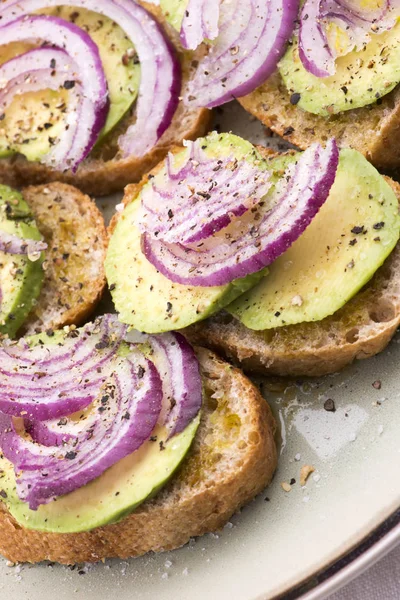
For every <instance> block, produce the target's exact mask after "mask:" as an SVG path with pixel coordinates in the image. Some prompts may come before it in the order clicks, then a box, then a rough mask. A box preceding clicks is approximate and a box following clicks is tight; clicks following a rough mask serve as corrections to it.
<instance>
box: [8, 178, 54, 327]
mask: <svg viewBox="0 0 400 600" xmlns="http://www.w3.org/2000/svg"><path fill="white" fill-rule="evenodd" d="M0 229H1V230H2V231H5V232H7V233H11V234H14V235H17V236H18V237H20V238H24V239H27V240H41V239H42V236H41V234H40V232H39V230H38V229H37V227H36V224H35V221H34V219H33V217H32V214H31V211H30V209H29V206H28V205H27V203H26V202H25V200H24V199H23V197H22V196H21V194H20V193H18V192H16V191H14V190H12V189H11V188H9V187H7V186H4V185H0ZM42 263H43V256H39V257H37V256H31V257H29V256H26V255H24V256H23V255H15V254H14V255H13V254H7V253H4V252H0V290H1V294H2V298H1V301H0V334H2V335H5V334H8V335H9V336H10V337H13V336H14V335H15V334H16V332H17V331H18V329H19V328H20V327H21V325H22V324H23V322H24V321H25V319H26V317H27V316H28V314H29V312H30V310H31V308H32V307H33V305H34V302H35V300H36V299H37V297H38V296H39V293H40V290H41V287H42V283H43V268H42Z"/></svg>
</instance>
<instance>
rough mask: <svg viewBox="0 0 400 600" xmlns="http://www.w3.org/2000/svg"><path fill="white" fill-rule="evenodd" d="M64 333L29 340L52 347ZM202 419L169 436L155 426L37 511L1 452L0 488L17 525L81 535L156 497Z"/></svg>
mask: <svg viewBox="0 0 400 600" xmlns="http://www.w3.org/2000/svg"><path fill="white" fill-rule="evenodd" d="M65 335H67V334H66V333H65V332H64V331H56V332H54V334H53V333H52V334H51V336H49V335H48V334H46V333H40V334H38V335H34V336H31V337H30V338H26V340H27V341H28V342H29V344H30V346H31V347H32V346H35V345H37V344H39V343H40V344H42V345H45V346H46V347H48V348H51V347H52V346H58V345H59V344H62V341H63V338H64V337H65ZM142 350H143V352H144V354H145V355H146V356H148V358H149V359H150V360H151V354H150V353H148V351H147V347H146V345H145V344H142ZM117 352H118V355H119V356H127V355H129V346H128V344H126V343H125V342H122V343H121V345H120V347H119V348H118V350H117ZM90 409H91V408H90V407H88V408H87V409H85V411H79V412H77V413H74V415H71V417H72V418H75V419H76V420H79V419H81V418H82V414H83V413H87V412H89V411H90ZM199 423H200V414H199V415H197V417H195V418H194V419H193V420H192V421H191V422H190V423H189V425H188V426H187V427H186V428H185V429H184V431H182V432H181V433H179V434H178V435H175V436H173V437H172V438H170V439H168V431H167V429H166V428H165V427H164V426H162V425H160V424H157V425H156V426H155V428H154V430H153V431H152V435H151V438H152V439H153V441H151V440H150V439H149V440H147V441H146V442H145V443H144V444H142V446H141V447H140V448H139V449H138V450H136V451H135V452H133V453H132V454H130V455H129V456H126V457H125V458H123V459H122V460H120V461H118V462H117V463H115V465H113V466H112V467H110V468H109V469H107V470H106V471H104V473H103V474H102V475H101V476H100V477H97V479H94V480H93V481H91V482H90V483H88V484H86V485H85V486H83V487H81V488H78V489H76V490H74V491H73V492H70V493H69V494H66V495H65V496H60V497H58V498H57V499H56V500H54V501H51V502H49V503H48V504H42V505H41V506H39V508H38V510H31V509H30V508H29V506H28V504H27V503H26V502H23V501H22V500H20V499H19V497H18V494H17V491H16V485H15V473H14V466H13V465H12V463H11V462H10V461H8V460H7V459H6V458H5V457H4V456H3V455H2V454H0V489H2V490H3V491H4V492H5V494H6V496H4V494H3V497H2V501H3V502H4V503H5V504H6V505H7V508H8V510H9V511H10V513H11V514H12V515H13V517H14V518H15V519H16V520H17V521H18V523H20V524H21V525H23V526H24V527H26V528H28V529H36V530H38V531H47V532H53V533H78V532H80V531H89V530H90V529H94V528H96V527H101V526H102V525H108V524H110V523H116V522H118V521H120V520H121V519H123V518H124V517H126V516H127V515H128V514H129V513H131V512H132V511H133V510H135V508H137V506H139V505H140V504H142V503H143V502H144V501H145V500H147V499H149V498H151V497H152V496H154V495H155V494H156V493H157V492H158V491H159V490H160V489H161V488H162V487H163V486H164V485H165V484H166V483H167V481H168V480H169V479H170V478H171V477H172V475H173V474H174V473H175V471H176V470H177V469H178V467H179V466H180V464H181V463H182V461H183V459H184V458H185V456H186V454H187V452H188V450H189V449H190V446H191V444H192V441H193V439H194V437H195V435H196V432H197V428H198V426H199Z"/></svg>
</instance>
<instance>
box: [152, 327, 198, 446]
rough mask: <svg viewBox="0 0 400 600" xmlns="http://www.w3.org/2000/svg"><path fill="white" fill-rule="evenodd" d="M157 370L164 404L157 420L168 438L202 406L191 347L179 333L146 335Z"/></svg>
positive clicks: (188, 421) (180, 429)
mask: <svg viewBox="0 0 400 600" xmlns="http://www.w3.org/2000/svg"><path fill="white" fill-rule="evenodd" d="M147 341H148V343H149V344H150V346H151V348H152V351H153V355H152V357H151V359H152V360H153V361H154V363H155V365H156V367H157V370H158V372H159V374H160V376H161V380H162V385H163V407H162V410H161V413H160V418H159V422H160V423H161V424H165V426H166V427H167V429H168V431H169V435H168V439H169V438H171V437H172V436H174V435H176V434H178V433H181V431H183V430H184V429H186V427H187V426H188V425H189V423H190V422H191V421H192V420H193V419H194V418H195V416H196V415H197V414H198V412H199V410H200V408H201V402H202V382H201V376H200V369H199V362H198V360H197V358H196V355H195V353H194V350H193V348H192V347H191V345H190V344H189V343H188V342H187V341H186V339H185V338H184V337H183V335H181V334H179V333H163V334H162V335H151V336H150V335H149V336H147Z"/></svg>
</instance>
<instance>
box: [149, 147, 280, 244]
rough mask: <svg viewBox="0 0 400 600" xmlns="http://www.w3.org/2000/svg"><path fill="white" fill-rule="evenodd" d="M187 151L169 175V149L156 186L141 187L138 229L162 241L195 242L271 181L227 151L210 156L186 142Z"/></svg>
mask: <svg viewBox="0 0 400 600" xmlns="http://www.w3.org/2000/svg"><path fill="white" fill-rule="evenodd" d="M187 146H188V150H187V152H188V154H189V156H190V157H191V158H190V159H189V160H188V161H187V162H186V163H185V164H184V165H183V166H182V167H181V169H179V170H178V171H173V175H172V177H171V169H173V167H172V165H171V161H172V155H169V156H168V159H167V169H166V176H165V178H164V181H163V185H162V187H160V186H159V185H158V184H157V183H155V180H154V179H152V180H150V181H149V183H148V185H147V186H146V187H145V188H144V189H143V192H142V207H141V213H140V223H139V229H140V231H142V232H143V233H147V234H148V235H149V236H151V237H152V238H154V239H162V240H163V242H166V243H182V244H187V243H192V242H197V241H200V240H202V239H205V238H207V237H210V236H211V235H212V234H213V233H216V232H218V231H220V230H221V229H223V228H224V227H227V226H228V225H229V223H230V222H231V221H232V219H233V218H234V217H240V216H241V215H243V214H244V213H245V212H246V211H248V210H249V209H250V208H252V207H253V206H255V205H256V204H258V203H259V202H260V201H261V199H262V198H263V197H264V196H265V195H266V194H267V192H268V190H269V189H270V187H271V186H272V183H271V181H270V174H269V173H268V172H267V171H261V170H260V169H259V168H258V167H257V166H256V165H255V164H254V163H251V162H249V161H247V160H245V159H243V160H241V161H238V160H237V159H236V158H234V157H233V156H228V157H224V158H219V159H218V160H210V159H209V158H208V157H207V155H206V154H205V153H204V151H203V150H202V149H201V142H199V141H196V142H189V143H187Z"/></svg>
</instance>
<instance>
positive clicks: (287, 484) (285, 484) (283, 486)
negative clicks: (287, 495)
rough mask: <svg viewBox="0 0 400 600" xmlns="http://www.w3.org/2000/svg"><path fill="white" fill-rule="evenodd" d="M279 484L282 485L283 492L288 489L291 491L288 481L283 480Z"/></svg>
mask: <svg viewBox="0 0 400 600" xmlns="http://www.w3.org/2000/svg"><path fill="white" fill-rule="evenodd" d="M281 486H282V489H283V490H284V491H285V492H290V491H291V489H292V486H291V485H290V484H289V483H287V481H283V482H282V483H281Z"/></svg>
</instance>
